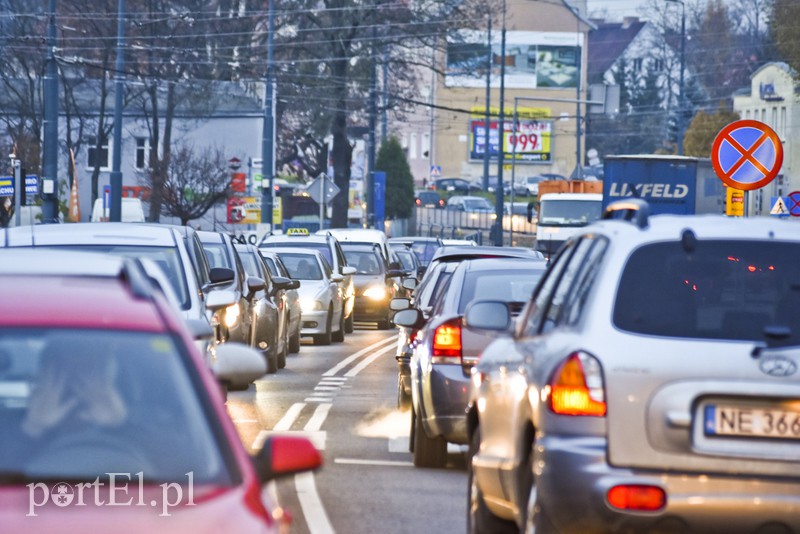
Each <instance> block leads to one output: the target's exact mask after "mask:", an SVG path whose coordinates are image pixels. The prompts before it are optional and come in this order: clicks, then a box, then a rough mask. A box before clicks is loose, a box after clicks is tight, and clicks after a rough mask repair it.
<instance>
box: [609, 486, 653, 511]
mask: <svg viewBox="0 0 800 534" xmlns="http://www.w3.org/2000/svg"><path fill="white" fill-rule="evenodd" d="M607 497H608V504H610V505H611V506H613V507H614V508H618V509H620V510H639V511H646V512H654V511H656V510H661V509H662V508H664V506H666V504H667V494H666V493H665V492H664V490H663V489H661V488H659V487H658V486H641V485H624V486H614V487H613V488H611V489H610V490H608V494H607Z"/></svg>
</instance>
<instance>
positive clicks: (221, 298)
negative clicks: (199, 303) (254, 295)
mask: <svg viewBox="0 0 800 534" xmlns="http://www.w3.org/2000/svg"><path fill="white" fill-rule="evenodd" d="M238 300H239V299H238V298H236V293H235V292H234V291H233V290H231V289H217V290H215V291H212V292H210V293H209V294H208V296H207V297H206V309H208V310H210V311H217V310H221V309H222V308H227V307H228V306H233V305H234V304H236V302H238Z"/></svg>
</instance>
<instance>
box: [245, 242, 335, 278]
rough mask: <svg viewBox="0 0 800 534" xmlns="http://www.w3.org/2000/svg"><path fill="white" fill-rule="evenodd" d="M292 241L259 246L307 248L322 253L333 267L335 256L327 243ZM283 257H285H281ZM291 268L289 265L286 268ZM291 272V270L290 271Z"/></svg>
mask: <svg viewBox="0 0 800 534" xmlns="http://www.w3.org/2000/svg"><path fill="white" fill-rule="evenodd" d="M295 239H296V241H295V240H292V241H276V242H273V243H270V242H267V243H263V244H261V245H259V246H260V247H280V248H287V247H288V248H306V249H311V250H316V251H317V252H321V253H322V257H323V258H325V260H326V261H327V262H328V265H333V255H332V253H331V249H330V247H329V246H328V245H327V243H314V242H309V241H308V240H307V239H303V238H302V237H298V238H295ZM281 257H283V256H281ZM286 267H287V268H288V267H289V266H288V265H287V266H286ZM289 271H290V272H291V269H289Z"/></svg>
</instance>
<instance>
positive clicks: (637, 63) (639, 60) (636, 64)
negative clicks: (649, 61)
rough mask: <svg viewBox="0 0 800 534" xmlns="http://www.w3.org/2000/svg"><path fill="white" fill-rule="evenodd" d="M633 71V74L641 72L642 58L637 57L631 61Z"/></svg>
mask: <svg viewBox="0 0 800 534" xmlns="http://www.w3.org/2000/svg"><path fill="white" fill-rule="evenodd" d="M633 71H634V72H641V71H642V58H640V57H637V58H634V60H633Z"/></svg>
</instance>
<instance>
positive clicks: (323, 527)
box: [294, 473, 334, 534]
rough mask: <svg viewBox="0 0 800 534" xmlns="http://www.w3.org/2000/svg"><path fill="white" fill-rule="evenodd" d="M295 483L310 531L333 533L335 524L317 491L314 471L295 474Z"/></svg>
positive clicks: (316, 533) (323, 533)
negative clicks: (329, 517) (332, 523)
mask: <svg viewBox="0 0 800 534" xmlns="http://www.w3.org/2000/svg"><path fill="white" fill-rule="evenodd" d="M294 485H295V488H296V489H297V498H298V500H299V501H300V508H301V509H302V510H303V516H305V518H306V525H307V526H308V531H309V532H310V533H311V534H333V532H334V531H333V526H332V525H331V521H330V519H328V514H327V513H326V512H325V507H324V506H322V501H321V500H320V498H319V494H318V493H317V485H316V482H315V481H314V475H313V474H312V473H301V474H299V475H295V476H294Z"/></svg>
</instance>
